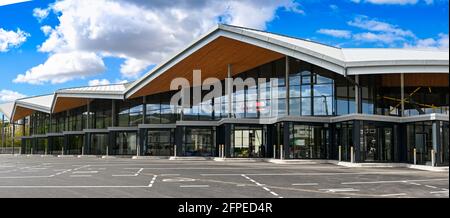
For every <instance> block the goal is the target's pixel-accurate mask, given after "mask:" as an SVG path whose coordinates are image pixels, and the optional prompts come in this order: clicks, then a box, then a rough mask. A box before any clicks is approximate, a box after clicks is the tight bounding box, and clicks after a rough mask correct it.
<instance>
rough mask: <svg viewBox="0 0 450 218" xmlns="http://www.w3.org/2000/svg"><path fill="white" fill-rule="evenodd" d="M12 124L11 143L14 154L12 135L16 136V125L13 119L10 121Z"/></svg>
mask: <svg viewBox="0 0 450 218" xmlns="http://www.w3.org/2000/svg"><path fill="white" fill-rule="evenodd" d="M11 124H12V132H11V144H12V154H14V139H15V138H14V137H15V136H16V125H14V121H12V122H11Z"/></svg>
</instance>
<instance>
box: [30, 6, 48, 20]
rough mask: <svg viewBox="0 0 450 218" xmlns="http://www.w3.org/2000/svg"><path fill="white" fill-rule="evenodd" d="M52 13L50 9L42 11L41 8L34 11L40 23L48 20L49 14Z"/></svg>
mask: <svg viewBox="0 0 450 218" xmlns="http://www.w3.org/2000/svg"><path fill="white" fill-rule="evenodd" d="M49 12H50V9H48V8H47V9H41V8H35V9H33V16H34V17H36V18H37V19H38V21H39V22H41V21H42V20H44V19H45V18H47V16H48V14H49Z"/></svg>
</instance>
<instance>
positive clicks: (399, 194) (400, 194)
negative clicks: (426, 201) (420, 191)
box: [381, 193, 407, 197]
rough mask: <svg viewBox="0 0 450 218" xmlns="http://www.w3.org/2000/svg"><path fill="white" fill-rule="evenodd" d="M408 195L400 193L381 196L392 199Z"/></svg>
mask: <svg viewBox="0 0 450 218" xmlns="http://www.w3.org/2000/svg"><path fill="white" fill-rule="evenodd" d="M405 195H407V194H406V193H398V194H385V195H381V196H382V197H391V196H405Z"/></svg>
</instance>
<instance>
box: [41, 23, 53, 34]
mask: <svg viewBox="0 0 450 218" xmlns="http://www.w3.org/2000/svg"><path fill="white" fill-rule="evenodd" d="M41 31H42V32H43V33H44V34H45V35H46V36H48V35H49V34H50V33H51V32H52V27H51V26H48V25H45V26H42V27H41Z"/></svg>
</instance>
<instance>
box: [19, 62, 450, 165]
mask: <svg viewBox="0 0 450 218" xmlns="http://www.w3.org/2000/svg"><path fill="white" fill-rule="evenodd" d="M286 64H288V65H286ZM287 66H288V67H287ZM232 77H233V78H234V79H238V80H240V81H241V82H242V85H241V86H239V85H236V84H235V85H236V86H233V90H232V93H231V101H230V102H229V96H228V95H226V92H225V90H226V83H225V80H222V81H220V84H221V85H222V93H221V95H220V96H214V97H213V98H212V99H210V100H207V99H205V97H206V96H207V95H208V94H210V93H209V91H205V90H203V91H201V97H202V100H201V101H200V102H198V103H195V104H193V100H192V97H193V96H194V89H193V88H190V89H189V90H188V91H189V92H190V97H191V100H190V102H191V104H192V105H190V107H188V108H184V109H183V110H180V108H179V107H178V106H175V105H171V103H170V101H171V98H172V96H173V95H174V94H175V93H177V91H169V92H163V93H158V94H154V95H148V96H144V97H138V98H134V99H127V100H111V99H93V100H90V101H89V105H83V106H79V107H76V108H72V109H69V110H67V111H63V112H60V113H56V114H51V115H49V114H46V113H42V112H33V113H32V114H31V115H30V116H29V118H27V119H28V121H26V123H29V124H28V125H29V128H25V129H26V131H25V134H24V135H29V136H32V137H34V138H32V139H24V140H22V142H23V143H24V146H23V148H22V149H23V151H25V152H30V153H31V149H33V153H36V154H38V153H39V152H40V153H44V152H45V150H47V151H48V153H49V154H51V153H54V154H58V153H60V152H61V149H62V147H63V146H64V150H65V151H66V153H67V154H81V150H82V148H83V146H84V149H85V150H84V151H85V154H94V155H105V154H106V148H107V147H108V146H110V147H108V149H109V154H111V155H135V154H136V152H137V148H138V146H139V148H142V150H140V151H141V152H140V153H141V154H143V155H154V156H169V155H173V153H174V145H176V146H177V148H178V149H179V150H178V151H177V152H178V154H179V155H181V156H214V155H216V154H217V153H218V146H217V145H218V144H226V147H227V149H226V155H227V156H228V157H234V158H240V157H242V158H261V157H276V158H279V157H280V150H279V148H280V145H284V149H285V150H284V152H285V154H284V157H285V158H288V159H339V156H338V155H339V154H338V153H339V147H340V149H341V150H340V151H341V156H340V158H341V160H343V161H350V159H351V158H350V156H351V154H350V148H351V147H353V148H354V149H355V152H358V153H357V155H356V156H357V161H361V162H393V161H395V162H409V163H412V162H413V160H412V159H413V156H412V152H413V150H414V148H416V151H417V161H418V163H419V164H428V163H429V162H430V161H431V156H430V155H431V153H430V151H431V149H433V145H434V146H436V144H437V145H439V146H440V150H439V153H438V154H437V155H438V157H439V158H438V160H439V161H440V163H439V164H447V165H448V156H449V155H448V147H449V146H448V144H449V143H448V141H449V140H448V122H443V121H439V126H438V127H435V130H433V122H432V121H427V122H415V123H407V124H404V125H403V124H400V123H389V122H375V121H374V122H369V121H363V120H364V119H362V120H346V121H345V122H341V121H339V122H335V123H327V122H326V121H323V123H320V122H322V121H313V122H305V121H302V120H301V119H297V118H301V117H304V118H306V117H308V118H307V119H309V117H311V116H314V117H320V119H324V120H325V119H327V117H338V116H342V115H349V114H355V113H358V110H357V108H358V107H359V108H360V111H359V113H362V114H363V115H383V116H386V117H387V116H396V117H400V116H402V115H403V116H405V117H408V116H417V115H424V114H431V113H438V114H446V115H448V114H449V88H448V74H404V75H402V74H374V75H359V76H354V75H347V76H346V77H344V76H343V75H340V74H337V73H334V72H332V71H329V70H326V69H324V68H321V67H319V66H316V65H313V64H310V63H308V62H305V61H302V60H298V59H295V58H287V59H286V58H281V59H278V60H275V61H272V62H269V63H265V64H263V65H261V66H257V67H254V68H253V69H248V70H246V71H244V72H239V73H237V74H234V75H233V76H232ZM203 79H205V78H203ZM252 79H254V82H253V83H252V82H251V81H252ZM401 81H403V84H402V82H401ZM356 83H358V85H357V84H356ZM402 87H404V88H403V89H402ZM357 93H359V95H357ZM402 93H403V95H402ZM355 96H359V97H360V99H358V100H359V102H360V105H359V106H358V107H357V106H356V101H355ZM402 96H403V99H402ZM230 104H231V111H228V108H229V106H230ZM402 108H404V110H403V111H402ZM211 109H214V110H211ZM373 117H375V116H373ZM224 118H230V120H231V121H232V120H233V119H234V120H235V122H230V121H227V122H229V123H226V124H220V125H219V126H217V127H215V126H214V127H211V126H208V125H209V124H205V125H203V123H201V122H200V121H220V120H222V119H224ZM264 118H270V119H264ZM272 118H273V119H272ZM275 118H276V119H275ZM244 119H245V120H246V121H245V122H241V121H242V120H244ZM258 119H260V120H263V119H264V120H274V121H273V122H272V121H270V122H268V123H264V124H258V121H255V120H258ZM318 119H319V118H318ZM358 119H359V118H358ZM395 119H397V118H395ZM247 120H251V122H248V123H251V124H247ZM368 120H370V119H368ZM183 121H196V122H197V121H198V122H200V124H198V123H197V124H196V125H194V126H184V125H183ZM196 122H193V123H196ZM244 123H246V124H244ZM139 124H145V125H144V126H146V125H150V126H151V125H154V126H152V127H149V128H148V129H145V128H147V127H145V128H144V127H142V126H140V127H139V132H137V131H135V130H133V131H132V132H130V131H129V130H126V129H125V130H123V131H122V130H120V127H138V126H139ZM356 124H357V125H356ZM226 125H229V127H230V128H228V127H227V128H225V126H226ZM199 126H201V127H199ZM109 127H116V128H118V129H119V130H118V129H109V130H108V128H109ZM355 128H358V129H355ZM85 129H98V130H102V131H99V132H101V133H84V132H83V130H85ZM103 130H104V131H103ZM66 131H68V132H70V133H64V137H44V136H46V134H48V133H63V132H66ZM433 131H434V132H433ZM436 131H437V133H436ZM434 133H436V134H438V138H439V140H437V141H435V142H433V134H434ZM73 134H76V135H73ZM141 134H143V135H141ZM53 135H54V134H53ZM435 137H436V136H435ZM433 143H435V144H433ZM274 145H275V148H274ZM274 149H275V150H274Z"/></svg>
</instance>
